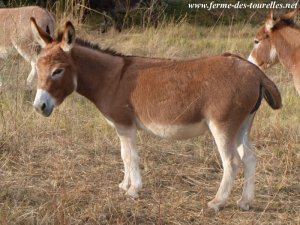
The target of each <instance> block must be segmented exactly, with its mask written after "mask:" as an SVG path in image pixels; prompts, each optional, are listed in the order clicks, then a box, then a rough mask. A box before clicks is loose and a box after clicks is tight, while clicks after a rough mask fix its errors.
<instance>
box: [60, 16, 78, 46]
mask: <svg viewBox="0 0 300 225" xmlns="http://www.w3.org/2000/svg"><path fill="white" fill-rule="evenodd" d="M74 43H75V28H74V26H73V24H72V23H71V22H70V21H68V22H66V24H65V29H64V32H63V37H62V40H61V48H62V50H64V51H65V52H68V51H70V50H71V49H72V48H73V46H74Z"/></svg>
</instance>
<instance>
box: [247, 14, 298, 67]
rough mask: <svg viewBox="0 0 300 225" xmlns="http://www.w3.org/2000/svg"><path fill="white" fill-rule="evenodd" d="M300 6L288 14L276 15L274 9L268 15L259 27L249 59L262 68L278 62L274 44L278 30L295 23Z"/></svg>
mask: <svg viewBox="0 0 300 225" xmlns="http://www.w3.org/2000/svg"><path fill="white" fill-rule="evenodd" d="M298 12H299V8H297V9H295V10H294V11H291V12H289V13H286V14H282V15H275V14H276V13H274V11H273V10H271V11H270V12H269V14H268V15H267V17H266V19H265V22H264V23H263V25H262V26H261V27H260V28H259V29H258V31H257V33H256V36H255V39H254V47H253V49H252V51H251V53H250V55H249V58H248V60H249V61H250V62H252V63H254V64H255V65H257V66H259V67H260V68H262V69H265V68H269V67H270V66H272V65H274V64H275V63H277V62H278V55H277V51H276V47H275V44H274V41H275V38H276V35H278V32H277V31H278V30H280V29H282V28H284V27H286V26H290V25H293V24H294V21H293V20H294V17H295V16H296V15H297V14H298Z"/></svg>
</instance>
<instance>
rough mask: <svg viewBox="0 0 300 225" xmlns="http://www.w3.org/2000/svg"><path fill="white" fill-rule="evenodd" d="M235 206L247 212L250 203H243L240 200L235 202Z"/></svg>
mask: <svg viewBox="0 0 300 225" xmlns="http://www.w3.org/2000/svg"><path fill="white" fill-rule="evenodd" d="M237 205H238V207H239V208H241V209H242V210H245V211H248V210H249V209H250V203H249V202H248V201H243V200H242V199H240V200H238V201H237Z"/></svg>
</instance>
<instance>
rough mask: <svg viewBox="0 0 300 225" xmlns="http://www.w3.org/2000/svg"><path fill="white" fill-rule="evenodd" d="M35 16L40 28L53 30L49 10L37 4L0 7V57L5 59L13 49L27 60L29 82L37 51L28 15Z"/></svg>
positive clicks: (51, 31) (50, 32) (33, 73)
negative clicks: (29, 65) (29, 67)
mask: <svg viewBox="0 0 300 225" xmlns="http://www.w3.org/2000/svg"><path fill="white" fill-rule="evenodd" d="M33 16H34V17H35V18H36V19H37V23H38V24H39V25H40V26H41V28H42V29H43V30H44V31H46V32H47V33H49V34H50V35H52V34H53V32H54V26H55V20H54V17H53V16H52V14H51V13H50V12H48V11H47V10H46V9H43V8H40V7H38V6H28V7H20V8H2V9H0V58H2V59H5V58H6V57H7V56H8V55H10V54H11V53H12V52H13V50H14V49H15V50H17V52H18V53H19V54H20V55H21V56H22V57H23V58H24V59H25V60H26V61H28V62H30V63H31V66H32V70H31V72H30V75H29V76H28V79H27V81H28V83H31V82H32V80H33V78H34V76H35V74H36V71H35V60H36V56H37V52H36V49H35V42H34V39H33V36H32V32H31V29H30V17H33Z"/></svg>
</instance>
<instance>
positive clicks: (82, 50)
mask: <svg viewBox="0 0 300 225" xmlns="http://www.w3.org/2000/svg"><path fill="white" fill-rule="evenodd" d="M71 54H72V58H73V60H74V64H75V66H76V68H77V92H78V93H79V94H81V95H83V96H85V97H86V98H88V99H89V100H91V101H92V102H93V103H94V104H96V105H97V106H98V107H100V104H101V99H102V98H103V97H104V96H107V95H109V93H110V92H112V91H113V89H114V88H115V83H116V82H115V81H116V80H117V79H118V76H119V74H120V73H119V71H120V70H121V69H122V67H123V59H122V57H120V56H113V55H110V54H108V53H101V52H99V51H95V50H93V49H89V48H86V47H81V46H75V47H74V48H73V49H72V52H71Z"/></svg>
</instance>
